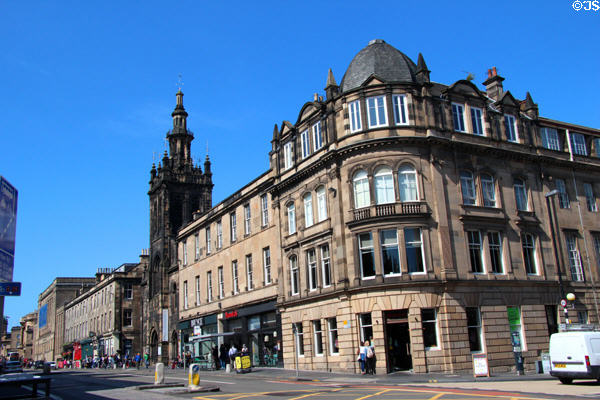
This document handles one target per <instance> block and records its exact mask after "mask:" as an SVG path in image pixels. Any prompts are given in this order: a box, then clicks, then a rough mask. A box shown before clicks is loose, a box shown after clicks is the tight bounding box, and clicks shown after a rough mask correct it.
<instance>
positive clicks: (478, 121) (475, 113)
mask: <svg viewBox="0 0 600 400" xmlns="http://www.w3.org/2000/svg"><path fill="white" fill-rule="evenodd" d="M471 125H473V134H475V135H480V136H483V135H484V133H485V132H484V130H483V126H484V125H483V111H482V110H481V108H476V107H471Z"/></svg>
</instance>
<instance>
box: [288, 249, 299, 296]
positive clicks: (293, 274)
mask: <svg viewBox="0 0 600 400" xmlns="http://www.w3.org/2000/svg"><path fill="white" fill-rule="evenodd" d="M290 290H291V293H292V296H293V295H296V294H298V293H300V274H299V271H298V258H297V257H296V256H291V257H290Z"/></svg>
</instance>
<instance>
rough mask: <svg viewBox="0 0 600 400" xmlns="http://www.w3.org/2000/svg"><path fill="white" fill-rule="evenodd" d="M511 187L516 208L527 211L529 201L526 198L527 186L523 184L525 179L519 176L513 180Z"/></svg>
mask: <svg viewBox="0 0 600 400" xmlns="http://www.w3.org/2000/svg"><path fill="white" fill-rule="evenodd" d="M513 188H514V190H515V202H516V205H517V210H519V211H529V201H528V200H527V186H525V181H524V180H523V179H521V178H516V179H515V180H514V182H513Z"/></svg>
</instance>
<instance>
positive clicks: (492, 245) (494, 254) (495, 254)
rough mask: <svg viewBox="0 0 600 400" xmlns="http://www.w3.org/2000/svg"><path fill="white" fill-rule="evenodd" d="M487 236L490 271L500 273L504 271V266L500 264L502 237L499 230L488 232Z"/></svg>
mask: <svg viewBox="0 0 600 400" xmlns="http://www.w3.org/2000/svg"><path fill="white" fill-rule="evenodd" d="M487 237H488V246H489V250H490V262H491V267H492V272H493V273H494V274H502V273H504V267H503V265H502V264H503V263H502V237H501V236H500V232H488V234H487Z"/></svg>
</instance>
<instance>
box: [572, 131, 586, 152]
mask: <svg viewBox="0 0 600 400" xmlns="http://www.w3.org/2000/svg"><path fill="white" fill-rule="evenodd" d="M570 136H571V149H572V150H573V153H575V154H578V155H580V156H587V148H586V145H585V136H583V135H582V134H581V133H571V135H570Z"/></svg>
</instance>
